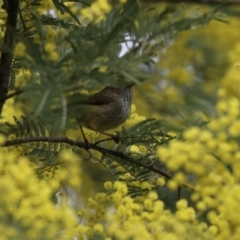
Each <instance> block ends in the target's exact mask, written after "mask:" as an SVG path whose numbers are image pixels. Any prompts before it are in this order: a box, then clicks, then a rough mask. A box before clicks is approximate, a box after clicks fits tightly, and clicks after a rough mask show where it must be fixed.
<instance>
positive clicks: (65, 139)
mask: <svg viewBox="0 0 240 240" xmlns="http://www.w3.org/2000/svg"><path fill="white" fill-rule="evenodd" d="M30 142H54V143H66V144H68V145H71V146H77V147H79V148H83V149H85V147H86V145H85V143H84V142H81V141H77V140H73V139H69V138H68V137H29V138H20V139H14V140H8V141H6V142H5V143H4V144H2V146H1V147H9V146H15V145H19V144H24V143H30ZM88 148H89V149H93V150H96V151H98V152H100V153H102V154H103V155H105V156H115V157H119V158H121V159H123V160H125V161H128V162H131V163H134V164H136V165H138V166H141V167H144V168H146V169H149V170H150V171H153V172H155V173H158V174H160V175H162V176H164V177H165V178H167V179H172V178H173V176H172V175H171V174H169V173H167V172H164V171H162V170H161V169H159V168H157V167H156V166H154V165H149V164H146V163H144V162H141V161H137V160H135V159H133V158H131V157H129V156H128V155H126V154H125V153H123V152H118V151H114V150H111V149H107V148H103V147H99V146H97V145H95V144H92V143H88ZM182 186H183V187H186V188H188V189H190V190H194V189H193V188H192V187H190V186H187V185H182Z"/></svg>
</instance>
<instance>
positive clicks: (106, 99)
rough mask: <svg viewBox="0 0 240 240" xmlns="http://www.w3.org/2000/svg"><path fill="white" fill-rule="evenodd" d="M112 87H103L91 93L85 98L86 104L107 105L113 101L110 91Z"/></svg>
mask: <svg viewBox="0 0 240 240" xmlns="http://www.w3.org/2000/svg"><path fill="white" fill-rule="evenodd" d="M111 90H112V87H105V88H104V89H103V90H101V91H100V92H98V93H95V94H93V95H91V96H90V97H89V98H88V99H87V100H86V104H89V105H98V106H99V105H107V104H110V103H113V102H114V95H115V94H113V93H112V92H111Z"/></svg>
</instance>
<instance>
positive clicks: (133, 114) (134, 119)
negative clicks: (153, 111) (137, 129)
mask: <svg viewBox="0 0 240 240" xmlns="http://www.w3.org/2000/svg"><path fill="white" fill-rule="evenodd" d="M145 119H146V117H144V116H139V115H138V114H137V113H136V106H135V105H134V104H132V106H131V115H130V117H129V118H128V120H127V121H126V123H125V125H126V127H127V128H129V127H132V126H133V125H135V124H137V123H139V122H141V121H143V120H145Z"/></svg>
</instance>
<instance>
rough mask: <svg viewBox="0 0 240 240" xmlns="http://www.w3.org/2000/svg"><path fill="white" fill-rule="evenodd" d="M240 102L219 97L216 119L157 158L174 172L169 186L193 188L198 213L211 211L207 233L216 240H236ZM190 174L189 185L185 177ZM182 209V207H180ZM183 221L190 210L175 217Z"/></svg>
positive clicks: (191, 131) (192, 130)
mask: <svg viewBox="0 0 240 240" xmlns="http://www.w3.org/2000/svg"><path fill="white" fill-rule="evenodd" d="M239 107H240V102H239V99H238V98H236V97H226V96H224V97H222V98H220V99H219V101H218V103H217V105H216V109H217V111H218V114H219V116H218V117H216V118H214V119H212V120H211V121H210V123H209V124H208V125H207V126H206V127H205V128H204V129H201V128H199V127H191V128H189V129H188V130H186V131H185V132H184V133H183V139H184V141H180V140H173V141H172V142H171V143H170V144H169V147H168V148H167V147H160V148H159V149H158V156H159V159H160V161H161V162H164V163H165V164H166V165H167V167H168V168H169V170H170V171H172V172H176V173H175V174H174V178H173V179H172V180H170V181H169V182H168V186H169V187H170V188H172V189H176V188H177V187H178V186H180V185H184V184H185V185H188V184H190V185H191V184H192V185H193V186H194V189H195V191H194V192H193V194H192V196H191V197H192V200H193V201H195V202H196V209H198V210H199V211H200V212H201V211H205V210H207V209H212V210H213V211H211V212H210V213H211V214H210V213H209V214H208V220H209V221H210V223H211V224H212V225H211V226H210V227H209V229H208V232H209V233H211V234H212V235H214V236H217V238H216V239H229V238H231V239H235V237H236V239H237V236H238V233H239V231H240V228H239V226H240V219H239V217H238V216H237V212H238V210H237V205H238V203H239V201H240V198H239V194H238V192H239V190H240V189H239V188H240V187H239V180H240V173H239V171H238V169H239V167H240V161H239V160H240V150H239V142H238V139H239V135H240V127H239V125H240V108H239ZM189 173H190V174H191V181H190V180H189V179H188V174H189ZM179 208H181V207H179ZM176 214H177V215H176V216H177V217H178V218H179V219H180V218H181V219H182V220H184V218H185V217H187V216H192V217H193V216H194V213H193V210H192V209H190V210H189V209H188V210H187V211H185V210H184V211H181V212H179V211H178V213H176Z"/></svg>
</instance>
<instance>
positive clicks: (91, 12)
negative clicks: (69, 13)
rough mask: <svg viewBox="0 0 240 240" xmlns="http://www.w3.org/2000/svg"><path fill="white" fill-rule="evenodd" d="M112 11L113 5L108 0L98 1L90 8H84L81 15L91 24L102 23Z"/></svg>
mask: <svg viewBox="0 0 240 240" xmlns="http://www.w3.org/2000/svg"><path fill="white" fill-rule="evenodd" d="M110 10H111V5H110V4H109V2H108V0H97V1H95V2H93V3H92V4H91V6H90V7H87V8H83V9H82V10H81V14H82V16H83V17H85V18H86V19H88V20H89V21H90V22H93V21H94V22H95V23H97V22H99V21H101V20H102V19H103V18H104V17H105V15H106V14H108V13H109V12H110Z"/></svg>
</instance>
